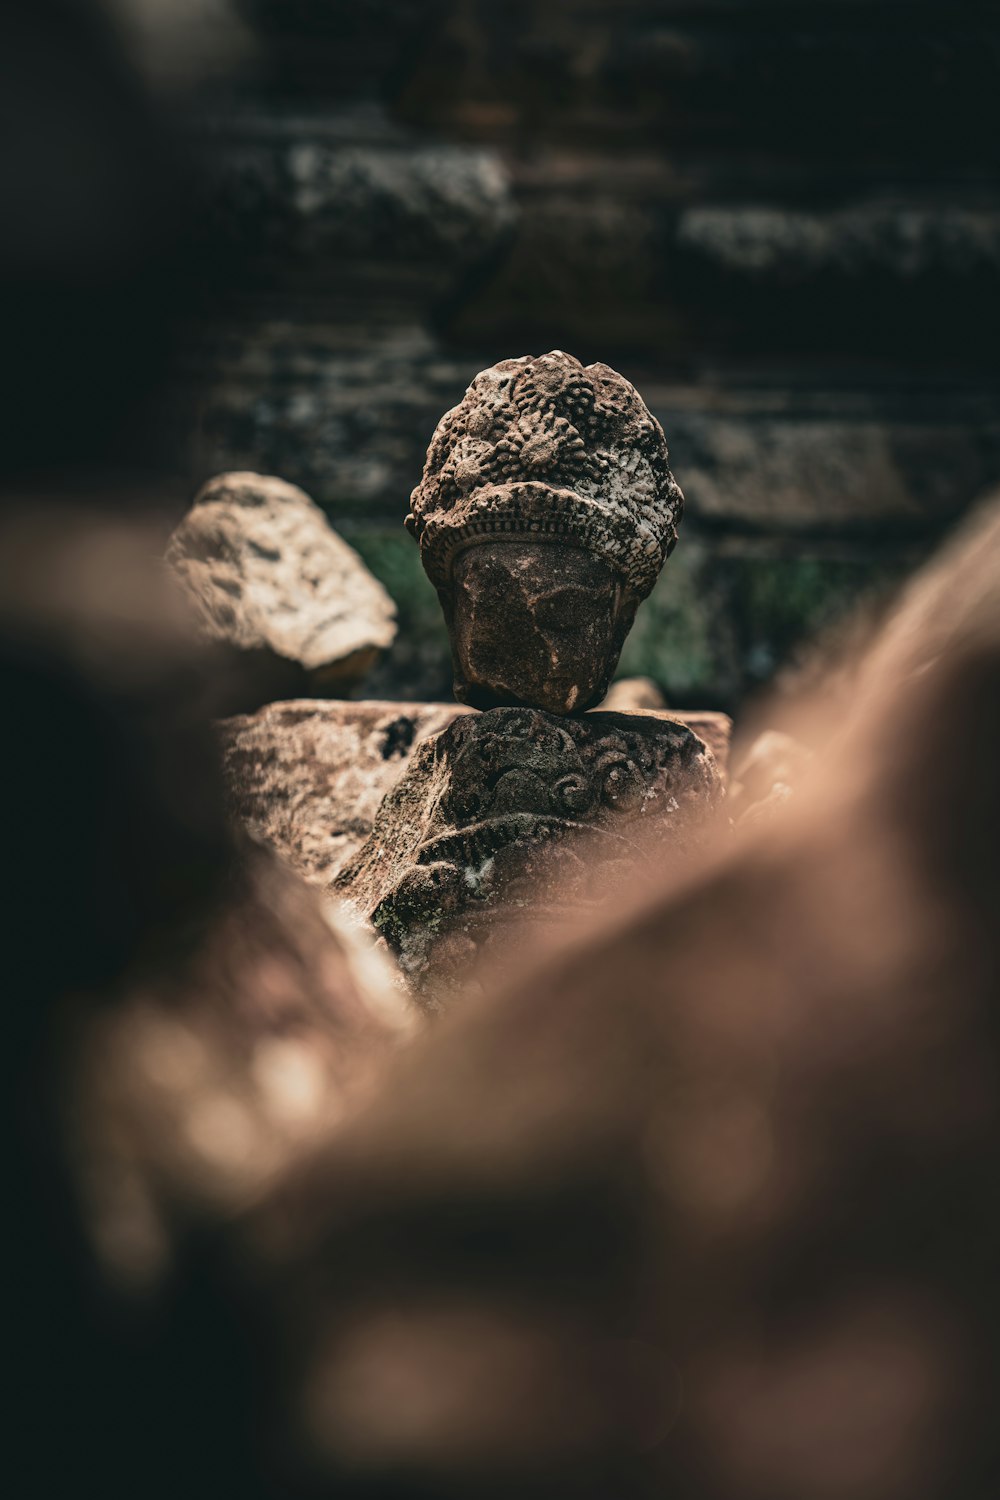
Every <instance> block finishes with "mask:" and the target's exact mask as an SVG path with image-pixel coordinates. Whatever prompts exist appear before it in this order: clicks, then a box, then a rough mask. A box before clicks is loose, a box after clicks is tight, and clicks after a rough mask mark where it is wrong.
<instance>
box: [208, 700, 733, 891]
mask: <svg viewBox="0 0 1000 1500" xmlns="http://www.w3.org/2000/svg"><path fill="white" fill-rule="evenodd" d="M470 712H471V711H470V710H469V709H467V708H464V707H462V706H461V705H460V704H457V703H375V702H369V703H341V702H330V701H323V700H317V699H299V700H295V701H292V702H288V703H270V704H268V705H267V706H266V707H265V708H262V709H259V710H258V711H257V712H256V713H253V714H241V715H237V716H236V717H234V718H230V719H224V720H223V721H222V722H221V723H220V724H219V725H218V734H219V739H220V742H221V746H222V764H223V773H224V777H225V783H226V792H227V798H228V803H229V810H230V814H231V816H232V817H233V818H235V819H236V821H237V822H238V823H240V824H241V825H243V826H244V827H245V828H246V829H247V830H248V831H249V833H250V834H251V835H252V836H253V837H254V838H255V839H257V840H258V841H259V842H261V843H264V844H267V845H269V846H270V847H271V848H273V849H274V850H276V851H277V853H279V854H280V855H281V856H282V858H283V859H284V860H285V861H286V862H287V863H288V864H290V865H291V866H292V867H293V868H294V869H296V870H298V871H299V873H300V874H302V875H303V876H304V877H305V878H306V880H308V881H310V882H311V883H312V884H315V885H319V886H323V887H325V886H327V885H328V884H329V883H330V881H332V880H333V879H334V878H335V877H336V875H337V874H338V873H339V872H340V870H341V869H342V868H343V866H344V865H345V864H346V863H347V861H348V860H349V859H350V858H351V856H352V855H353V854H354V853H355V852H356V851H357V850H358V849H359V848H360V847H361V845H362V844H363V843H364V842H365V840H366V839H367V838H368V836H369V834H370V833H371V831H372V824H373V823H374V821H375V815H376V813H377V812H378V809H379V806H380V804H381V802H382V799H383V797H385V795H386V794H387V793H388V792H390V791H391V790H392V788H393V787H394V786H395V785H396V784H397V782H398V781H399V779H400V777H401V776H402V775H403V773H404V771H405V770H406V768H407V766H408V765H409V764H410V761H411V758H412V756H413V754H414V751H415V750H416V749H417V748H418V746H419V745H420V744H421V743H422V742H423V741H424V740H426V739H427V738H428V737H429V736H431V735H436V734H438V733H440V731H441V730H442V729H446V728H447V727H448V725H450V724H451V723H453V721H454V720H456V719H458V718H462V717H465V716H468V715H469V714H470ZM597 717H599V716H598V715H591V714H588V715H587V716H586V717H585V718H584V720H583V722H584V723H585V724H589V723H590V722H591V719H593V718H597ZM635 717H637V718H638V717H642V718H647V717H648V718H651V719H653V720H654V721H655V722H658V723H662V722H663V721H664V719H665V718H667V719H668V721H669V722H675V721H676V722H677V723H680V724H681V725H685V726H686V727H687V728H688V729H689V730H690V731H691V733H692V734H693V735H696V736H697V737H698V738H699V739H700V740H703V741H704V743H705V744H706V745H707V746H708V747H709V749H710V750H711V751H712V754H713V756H714V758H715V763H716V765H717V766H718V768H719V771H720V772H721V773H722V775H723V776H724V775H725V772H726V765H727V761H728V755H729V736H730V730H731V724H730V721H729V719H728V717H727V716H726V715H725V714H721V713H710V712H707V711H706V712H704V713H677V714H672V715H669V716H667V715H664V714H663V713H643V714H642V715H638V714H637V715H635Z"/></svg>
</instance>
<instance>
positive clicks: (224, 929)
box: [0, 503, 412, 1497]
mask: <svg viewBox="0 0 1000 1500" xmlns="http://www.w3.org/2000/svg"><path fill="white" fill-rule="evenodd" d="M154 557H155V548H154V546H153V545H152V538H151V536H150V535H149V534H147V533H146V532H145V531H144V530H143V529H142V528H140V527H136V526H130V525H125V524H123V523H112V522H108V521H107V520H105V519H102V518H101V517H99V516H97V515H94V514H86V513H83V512H81V511H79V510H75V511H74V510H68V509H65V508H55V507H52V506H43V505H41V504H38V503H36V504H35V505H33V506H32V508H31V510H30V512H21V513H15V514H9V515H7V516H6V517H5V518H4V521H3V526H2V534H0V668H2V684H3V694H4V704H5V709H6V711H7V715H8V719H7V732H6V733H5V734H4V736H3V740H2V745H0V771H2V777H3V784H4V786H5V787H6V788H7V790H8V793H9V807H8V815H7V818H6V825H5V836H6V853H7V869H8V874H9V875H10V876H11V877H12V878H10V879H9V880H8V881H7V883H6V889H5V897H4V901H5V917H6V919H7V920H6V924H5V926H6V934H7V942H6V956H7V963H8V978H9V981H10V984H9V988H8V990H7V992H6V993H7V995H8V997H9V1001H10V1004H9V1005H8V1007H7V1015H6V1027H7V1030H6V1035H7V1044H8V1045H7V1046H6V1047H5V1050H4V1059H5V1061H4V1089H3V1103H4V1110H5V1114H4V1124H5V1129H6V1131H7V1134H8V1137H9V1138H10V1139H12V1140H15V1141H16V1142H17V1144H18V1149H17V1151H16V1153H15V1158H14V1161H13V1165H12V1170H11V1172H10V1174H9V1176H8V1209H9V1212H10V1214H11V1216H12V1221H13V1222H15V1223H16V1224H17V1235H16V1243H15V1244H14V1245H13V1246H12V1257H13V1264H12V1269H11V1274H12V1276H13V1277H14V1280H15V1282H16V1285H17V1288H18V1296H17V1305H16V1307H15V1308H14V1309H13V1314H12V1317H11V1318H10V1319H9V1321H8V1348H9V1353H10V1359H11V1362H12V1367H13V1368H15V1369H16V1370H17V1373H18V1379H17V1389H16V1392H15V1395H14V1397H13V1398H12V1402H11V1405H10V1416H11V1425H12V1428H13V1430H14V1433H15V1435H16V1441H15V1446H14V1452H15V1453H16V1454H17V1455H18V1456H21V1455H27V1454H30V1464H28V1463H27V1462H26V1463H25V1465H24V1469H23V1473H22V1477H21V1478H20V1479H19V1480H18V1485H17V1487H18V1489H19V1491H20V1492H21V1493H23V1494H24V1495H25V1496H28V1495H31V1496H34V1495H38V1496H39V1497H41V1496H47V1495H51V1494H56V1493H59V1492H60V1490H61V1489H63V1488H64V1486H65V1483H66V1476H67V1474H68V1473H69V1472H70V1471H72V1473H73V1474H75V1475H77V1476H81V1475H82V1476H85V1477H86V1480H87V1483H88V1484H89V1483H91V1482H93V1483H96V1484H98V1487H99V1488H100V1490H101V1492H102V1494H104V1495H106V1496H113V1497H118V1496H121V1497H124V1496H126V1495H129V1494H133V1493H134V1492H135V1488H136V1485H137V1484H138V1485H139V1487H140V1488H141V1489H142V1492H143V1494H145V1495H147V1496H152V1495H156V1496H160V1495H162V1496H164V1497H166V1496H169V1495H176V1494H177V1493H179V1492H180V1491H181V1490H184V1491H186V1492H188V1493H191V1494H194V1495H199V1496H202V1495H204V1496H207V1495H209V1494H215V1495H220V1494H228V1493H233V1490H232V1489H231V1488H230V1486H231V1484H232V1483H235V1484H236V1489H237V1491H238V1492H239V1493H240V1494H241V1495H244V1496H247V1495H252V1494H255V1493H259V1490H255V1488H254V1486H255V1485H257V1484H258V1480H257V1479H256V1478H255V1477H254V1473H253V1469H254V1466H253V1464H252V1463H251V1462H250V1459H249V1455H244V1454H243V1453H242V1452H241V1451H240V1441H242V1440H240V1441H237V1443H236V1446H235V1448H234V1443H233V1432H232V1429H230V1428H229V1427H228V1425H227V1420H228V1419H227V1417H226V1415H225V1413H226V1410H227V1409H228V1410H229V1411H230V1412H231V1411H232V1410H233V1404H232V1401H233V1397H234V1395H235V1393H236V1391H237V1390H238V1389H245V1382H246V1379H247V1370H246V1360H245V1356H240V1357H235V1356H234V1358H233V1361H232V1364H231V1365H227V1364H226V1360H225V1358H224V1357H222V1356H220V1352H219V1345H218V1344H217V1343H216V1342H215V1341H216V1340H217V1339H218V1337H219V1336H220V1335H219V1330H220V1324H221V1322H223V1321H224V1317H225V1314H224V1312H223V1310H222V1309H223V1304H224V1301H225V1295H226V1294H225V1293H224V1292H222V1293H220V1295H219V1296H217V1297H215V1298H213V1299H211V1305H210V1306H206V1307H204V1308H202V1309H201V1310H200V1312H199V1313H198V1314H197V1315H196V1316H195V1317H194V1318H193V1319H191V1320H190V1321H188V1320H186V1319H185V1317H184V1315H180V1316H179V1318H178V1320H177V1321H173V1319H172V1317H171V1315H170V1314H169V1313H168V1312H167V1311H166V1309H167V1307H168V1305H170V1304H171V1298H173V1297H174V1296H175V1295H179V1293H178V1290H177V1289H178V1288H179V1287H185V1288H188V1289H189V1288H190V1281H189V1280H188V1279H187V1277H188V1271H187V1269H186V1268H187V1267H188V1266H189V1264H190V1241H191V1238H192V1237H193V1238H194V1239H196V1240H197V1239H198V1237H199V1235H200V1234H202V1233H203V1231H204V1226H205V1225H206V1224H207V1223H214V1222H218V1221H219V1220H220V1219H221V1218H224V1217H226V1216H228V1215H231V1214H232V1213H233V1212H235V1211H236V1210H237V1209H238V1208H241V1207H246V1206H247V1205H248V1204H250V1203H251V1202H253V1201H254V1200H255V1199H256V1198H258V1197H259V1196H260V1194H261V1193H262V1192H263V1191H264V1189H265V1187H266V1186H267V1184H268V1183H269V1182H270V1181H272V1180H273V1179H274V1177H275V1175H276V1174H277V1172H278V1171H279V1169H280V1168H282V1167H283V1166H287V1165H288V1164H289V1163H290V1162H291V1161H293V1160H294V1159H295V1157H296V1155H297V1154H298V1152H300V1151H301V1149H302V1147H303V1145H304V1144H305V1143H306V1142H307V1141H308V1140H310V1139H314V1138H315V1137H316V1135H317V1134H318V1133H319V1132H320V1131H321V1130H322V1131H324V1132H326V1131H328V1130H329V1129H330V1128H332V1127H333V1126H334V1125H335V1124H336V1122H337V1121H338V1120H342V1119H344V1118H345V1117H346V1115H347V1113H348V1111H349V1109H351V1108H353V1107H355V1105H356V1103H357V1101H358V1100H359V1098H360V1097H361V1096H362V1095H363V1094H364V1093H365V1092H366V1091H367V1090H368V1089H370V1088H371V1087H373V1086H374V1082H375V1079H376V1078H377V1076H378V1073H379V1071H380V1068H381V1065H382V1064H384V1062H385V1061H386V1060H387V1058H388V1055H389V1054H390V1053H391V1051H392V1050H393V1049H394V1048H395V1046H396V1045H397V1044H398V1043H399V1041H400V1040H402V1039H403V1038H404V1037H406V1036H407V1035H408V1034H409V1031H410V1029H411V1027H412V1015H411V1014H410V1013H409V1012H408V1011H407V1010H406V1007H405V1002H404V1000H403V997H402V995H401V993H400V991H399V990H398V989H397V988H396V987H395V986H394V984H393V980H392V975H391V972H390V971H389V970H388V969H387V966H386V965H385V963H384V962H382V963H380V962H379V960H378V959H377V957H376V956H375V955H374V954H373V953H372V952H371V945H370V943H368V942H366V941H365V939H364V937H363V935H362V934H360V933H359V932H358V930H357V929H356V928H351V927H350V926H349V925H347V924H345V923H343V921H342V920H340V919H338V918H337V917H336V916H335V915H334V914H333V913H332V911H331V908H330V905H329V903H328V902H324V901H323V900H322V899H321V898H320V897H319V896H318V894H317V893H316V892H315V891H312V890H311V889H310V888H309V887H308V886H306V885H305V883H304V882H302V881H301V880H300V879H299V877H298V876H296V875H295V874H293V873H292V872H290V871H289V870H287V869H285V868H283V867H282V866H281V865H280V864H279V862H278V861H277V859H276V858H275V857H274V856H273V855H271V854H270V853H268V852H264V851H261V850H257V849H253V848H249V849H247V848H245V847H243V845H242V844H240V843H237V842H235V841H234V839H233V837H232V834H231V832H230V828H229V823H228V819H227V816H226V809H225V803H224V798H223V791H222V779H221V777H220V775H219V770H218V764H217V755H218V752H217V747H216V744H215V742H214V738H213V735H212V730H211V714H212V709H213V706H214V699H213V688H212V683H213V680H214V678H215V676H216V671H215V668H216V667H217V665H218V664H217V663H216V662H214V661H213V660H212V659H211V656H209V659H208V660H206V658H205V647H204V644H203V643H199V642H198V641H197V640H195V639H194V638H193V634H192V632H191V630H190V623H189V612H188V611H187V610H186V609H185V608H184V607H183V602H182V601H181V600H180V599H179V598H178V596H177V590H176V587H175V586H174V585H173V584H172V581H171V579H170V576H169V573H168V570H167V569H166V568H165V567H163V565H162V564H159V563H156V562H155V561H153V558H154ZM173 1305H174V1306H175V1307H176V1303H174V1304H173ZM220 1359H221V1366H220ZM222 1367H224V1368H225V1369H226V1374H225V1377H223V1375H222V1373H221V1369H222ZM241 1372H242V1373H241ZM241 1381H242V1382H244V1384H243V1385H242V1386H241ZM54 1423H55V1424H56V1425H57V1426H58V1440H56V1439H55V1438H54V1435H53V1434H54V1427H53V1424H54ZM244 1446H245V1445H244ZM153 1451H155V1452H156V1454H157V1457H156V1461H155V1464H154V1463H152V1461H151V1458H150V1454H151V1452H153ZM196 1455H197V1456H196ZM19 1470H20V1465H19ZM240 1475H242V1476H243V1478H242V1479H240V1478H239V1476H240ZM234 1476H237V1477H236V1478H234ZM244 1481H245V1482H244Z"/></svg>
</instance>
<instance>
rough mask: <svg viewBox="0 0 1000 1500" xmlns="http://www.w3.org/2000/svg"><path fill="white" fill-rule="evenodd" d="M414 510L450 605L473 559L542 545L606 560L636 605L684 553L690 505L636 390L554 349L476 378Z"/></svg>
mask: <svg viewBox="0 0 1000 1500" xmlns="http://www.w3.org/2000/svg"><path fill="white" fill-rule="evenodd" d="M410 505H411V514H410V515H409V516H407V518H406V525H407V529H408V530H409V531H410V532H411V533H412V534H413V535H414V536H415V537H416V538H417V540H418V542H419V543H420V553H421V558H422V560H423V564H424V567H425V569H426V571H427V574H428V576H429V578H430V579H431V582H432V583H433V584H434V585H435V586H436V587H437V588H438V590H439V591H441V592H442V593H445V594H447V593H448V592H449V589H450V577H451V566H452V562H453V560H454V558H455V556H456V554H457V553H458V552H459V551H461V550H462V549H464V548H465V547H467V546H469V545H470V544H472V543H475V542H478V541H487V540H496V539H497V538H498V537H502V536H504V535H509V536H510V537H511V538H512V539H513V538H514V537H518V538H522V539H523V538H524V537H525V534H535V535H537V537H538V539H539V540H540V541H545V540H548V541H561V542H565V543H569V544H571V545H573V546H577V547H582V548H584V549H585V550H586V551H588V552H590V553H592V554H593V555H594V556H596V557H600V558H603V559H605V560H606V561H607V562H608V563H609V564H610V565H611V567H612V568H614V570H615V571H616V572H617V573H618V574H619V576H620V577H621V578H622V580H623V583H624V587H625V592H626V594H628V595H630V596H631V597H632V599H633V600H634V601H635V602H636V603H637V602H638V601H639V600H641V599H644V598H645V597H646V595H647V594H648V593H649V591H650V590H651V588H652V587H653V584H654V583H655V582H656V579H657V575H658V574H659V572H660V569H661V568H662V566H663V564H664V562H665V561H666V559H667V557H668V556H669V554H670V553H671V551H672V550H673V547H674V545H675V543H676V541H677V524H678V522H679V520H680V518H681V512H682V510H683V506H684V497H683V495H682V494H681V490H680V486H679V485H678V484H677V482H676V480H675V479H674V477H673V475H672V474H671V472H670V469H669V467H668V463H667V444H666V439H665V438H664V436H663V429H662V427H661V426H660V424H659V422H657V420H656V418H655V417H653V416H652V415H651V413H650V412H649V410H648V409H647V407H646V405H645V403H644V402H643V400H642V398H641V397H640V396H639V394H638V393H637V391H636V390H635V389H634V387H633V386H631V385H630V384H629V382H628V381H627V380H625V379H624V377H623V376H621V375H619V374H618V373H617V372H616V371H615V370H612V369H611V368H610V366H608V365H602V364H593V365H586V366H584V365H582V364H581V363H580V361H579V360H578V359H574V357H573V356H572V355H571V354H564V353H563V352H562V351H561V350H558V349H556V350H553V351H552V353H550V354H543V355H541V356H540V357H537V358H536V357H534V356H532V355H525V356H523V357H522V358H520V359H504V360H501V361H500V363H499V364H496V365H492V366H491V367H490V369H488V370H483V371H482V373H481V374H479V375H477V376H476V378H475V380H474V381H473V382H472V384H471V385H470V387H469V389H468V390H467V391H466V393H465V396H464V397H463V399H462V400H461V401H460V402H459V404H458V405H457V406H455V407H453V408H452V410H451V411H449V412H446V413H445V415H444V416H443V417H442V418H441V421H440V422H439V423H438V425H437V429H436V431H435V433H434V436H433V438H432V440H431V445H430V448H429V449H428V452H427V462H426V464H425V466H424V473H423V478H422V479H421V481H420V483H419V484H418V486H417V488H416V489H415V490H414V491H413V495H412V497H411V501H410Z"/></svg>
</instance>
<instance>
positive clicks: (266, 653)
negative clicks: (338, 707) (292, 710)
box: [166, 473, 396, 707]
mask: <svg viewBox="0 0 1000 1500" xmlns="http://www.w3.org/2000/svg"><path fill="white" fill-rule="evenodd" d="M166 556H167V561H168V562H169V563H170V565H171V567H172V568H173V569H174V571H175V572H176V573H177V575H178V577H179V578H180V580H181V582H182V583H183V585H184V587H185V589H186V591H187V593H188V595H189V596H190V598H191V599H192V601H193V602H194V605H195V609H196V613H197V617H198V620H199V622H200V625H201V628H202V630H203V631H204V633H205V634H206V635H207V636H208V637H209V638H211V639H212V640H214V641H218V642H221V643H223V644H224V645H226V646H229V647H231V648H233V650H234V651H236V652H238V653H241V654H243V655H245V656H246V657H247V658H248V659H252V661H253V662H254V664H255V665H256V666H257V667H258V668H259V674H258V675H259V679H260V682H261V693H260V696H259V697H258V699H257V703H259V702H261V701H266V699H267V698H268V697H277V696H282V697H288V696H292V695H293V694H298V695H301V694H302V693H303V692H306V691H308V692H317V691H319V692H328V693H331V694H334V695H336V694H338V693H344V692H347V691H348V690H349V689H350V688H352V687H353V686H354V685H355V684H356V683H357V682H359V681H360V680H361V678H362V677H364V675H365V673H366V672H368V671H369V670H370V669H371V667H372V666H373V665H374V664H375V662H376V661H377V659H378V656H379V653H380V652H381V651H384V650H385V649H386V648H387V647H388V646H391V645H392V642H393V640H394V638H395V635H396V611H395V606H394V605H393V602H392V600H391V599H390V598H389V595H388V594H387V593H386V591H385V589H384V588H383V587H382V585H381V584H380V583H379V582H378V580H377V579H375V578H373V577H372V575H371V573H369V571H368V569H367V568H366V567H365V565H364V563H363V562H362V561H361V559H360V557H358V555H357V553H356V552H355V551H354V550H353V548H351V547H349V546H348V545H347V543H346V542H345V541H344V540H343V539H342V538H341V537H339V536H338V535H337V533H336V532H335V531H334V530H333V528H332V527H331V526H330V524H329V522H328V521H327V519H326V517H325V516H324V514H323V512H322V511H321V510H320V508H319V506H318V505H315V504H314V503H313V502H312V500H310V498H309V496H308V495H307V494H305V492H304V491H303V490H300V489H298V488H297V487H296V486H295V485H293V484H287V483H286V482H285V481H284V480H282V479H276V478H274V477H273V476H271V475H264V474H250V473H232V474H220V475H218V476H217V477H216V478H214V479H211V480H209V482H208V483H207V484H206V485H205V486H204V487H203V488H202V489H201V490H200V492H199V493H198V495H197V496H196V497H195V500H194V504H193V505H192V507H191V509H190V511H189V512H188V514H187V515H186V516H185V518H184V520H183V521H182V522H181V523H180V525H179V526H178V527H177V529H176V530H175V531H174V533H173V536H172V537H171V538H170V542H169V544H168V547H167V554H166ZM257 703H252V704H248V705H247V706H253V707H256V706H257Z"/></svg>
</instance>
